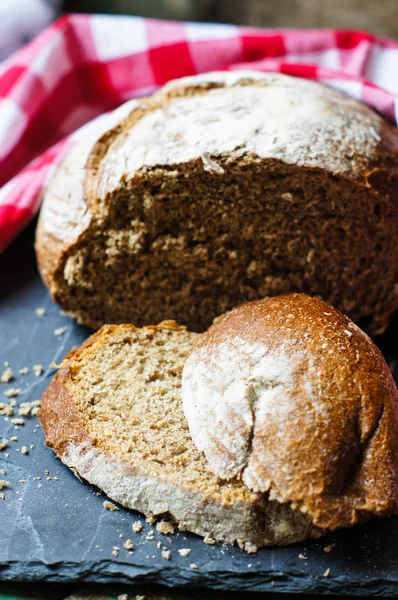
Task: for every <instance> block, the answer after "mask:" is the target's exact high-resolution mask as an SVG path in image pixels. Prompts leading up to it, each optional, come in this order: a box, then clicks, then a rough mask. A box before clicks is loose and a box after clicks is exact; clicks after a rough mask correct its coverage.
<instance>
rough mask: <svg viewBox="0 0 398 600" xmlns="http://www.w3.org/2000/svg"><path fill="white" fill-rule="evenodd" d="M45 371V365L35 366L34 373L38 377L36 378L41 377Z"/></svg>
mask: <svg viewBox="0 0 398 600" xmlns="http://www.w3.org/2000/svg"><path fill="white" fill-rule="evenodd" d="M43 371H44V367H43V365H33V373H34V374H35V375H36V377H40V375H41V374H42V373H43Z"/></svg>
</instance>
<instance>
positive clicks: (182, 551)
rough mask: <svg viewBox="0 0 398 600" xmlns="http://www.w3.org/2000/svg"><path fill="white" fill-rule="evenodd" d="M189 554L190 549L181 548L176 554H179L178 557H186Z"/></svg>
mask: <svg viewBox="0 0 398 600" xmlns="http://www.w3.org/2000/svg"><path fill="white" fill-rule="evenodd" d="M190 552H191V548H181V549H180V550H179V551H178V554H179V555H180V556H188V554H189V553H190Z"/></svg>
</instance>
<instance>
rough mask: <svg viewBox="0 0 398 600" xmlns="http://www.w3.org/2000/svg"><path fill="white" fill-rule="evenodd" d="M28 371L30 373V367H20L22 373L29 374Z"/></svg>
mask: <svg viewBox="0 0 398 600" xmlns="http://www.w3.org/2000/svg"><path fill="white" fill-rule="evenodd" d="M28 373H29V369H28V367H23V368H22V369H19V374H20V375H27V374H28Z"/></svg>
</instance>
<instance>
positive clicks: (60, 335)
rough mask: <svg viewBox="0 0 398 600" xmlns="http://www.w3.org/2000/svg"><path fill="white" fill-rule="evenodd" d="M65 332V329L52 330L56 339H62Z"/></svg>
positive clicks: (66, 329)
mask: <svg viewBox="0 0 398 600" xmlns="http://www.w3.org/2000/svg"><path fill="white" fill-rule="evenodd" d="M67 331H68V328H67V327H57V329H54V335H55V336H57V337H62V336H63V335H64V333H66V332H67Z"/></svg>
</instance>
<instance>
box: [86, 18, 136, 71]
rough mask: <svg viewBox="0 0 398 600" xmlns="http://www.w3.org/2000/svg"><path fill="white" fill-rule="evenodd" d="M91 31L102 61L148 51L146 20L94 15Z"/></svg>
mask: <svg viewBox="0 0 398 600" xmlns="http://www.w3.org/2000/svg"><path fill="white" fill-rule="evenodd" d="M91 31H92V35H93V40H94V44H95V48H96V51H97V56H98V58H99V59H100V60H111V59H114V58H121V57H123V56H127V55H129V54H134V53H136V52H144V51H146V50H148V40H147V34H146V26H145V19H143V18H142V17H129V18H126V17H123V16H114V17H105V16H102V15H93V16H92V18H91Z"/></svg>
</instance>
